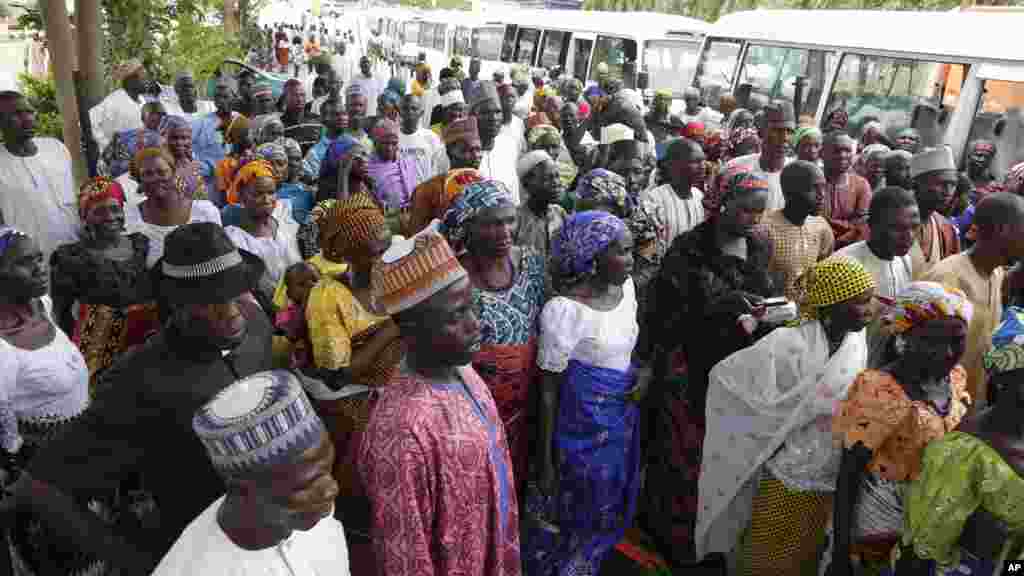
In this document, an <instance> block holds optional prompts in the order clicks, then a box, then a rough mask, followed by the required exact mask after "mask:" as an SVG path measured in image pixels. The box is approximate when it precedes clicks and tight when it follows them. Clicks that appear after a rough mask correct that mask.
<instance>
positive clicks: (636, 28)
mask: <svg viewBox="0 0 1024 576" xmlns="http://www.w3.org/2000/svg"><path fill="white" fill-rule="evenodd" d="M559 14H561V13H559ZM569 14H571V17H563V18H552V12H551V11H543V10H520V11H516V12H513V13H510V14H508V15H507V16H508V18H509V19H508V20H506V21H505V22H504V28H505V33H504V37H503V39H502V44H501V53H500V54H499V57H500V60H501V62H503V63H505V64H524V65H527V66H529V67H531V68H544V69H551V68H553V67H556V66H558V67H561V68H562V69H563V70H565V72H566V74H567V75H570V76H573V77H576V78H578V79H580V80H581V81H583V83H584V84H589V83H592V82H595V81H596V71H597V67H598V65H600V64H601V63H602V62H603V63H605V64H607V65H608V67H609V69H610V71H611V72H612V74H613V75H615V76H618V77H620V78H622V80H623V85H624V87H626V88H633V89H641V90H645V91H646V92H647V94H646V95H647V96H650V95H651V93H652V92H653V91H654V90H655V89H667V90H670V91H671V92H672V93H673V96H674V98H676V99H681V98H682V95H683V90H684V89H685V88H686V87H687V86H689V85H690V83H691V82H692V80H693V74H694V72H695V71H696V67H697V55H698V53H699V52H698V51H699V49H700V44H701V41H702V40H703V38H704V35H705V33H706V32H707V31H708V30H710V29H711V25H710V24H708V23H707V22H704V21H702V20H696V19H693V18H686V17H684V16H674V15H670V14H659V13H656V12H601V11H582V12H571V13H569ZM495 23H496V22H495Z"/></svg>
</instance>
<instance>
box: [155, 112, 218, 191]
mask: <svg viewBox="0 0 1024 576" xmlns="http://www.w3.org/2000/svg"><path fill="white" fill-rule="evenodd" d="M160 133H161V135H162V136H163V138H164V141H165V142H166V143H167V150H168V151H169V152H170V153H171V156H172V157H173V158H174V166H173V168H174V175H175V176H176V177H177V185H178V187H179V188H180V189H181V190H182V192H183V193H184V194H185V195H186V196H187V197H189V198H192V199H193V200H206V199H207V198H209V197H210V194H209V192H208V191H207V190H206V180H205V179H204V178H203V176H202V172H201V169H202V165H201V164H200V163H199V161H198V160H196V159H195V158H193V157H192V124H191V123H190V122H189V121H188V119H186V118H184V117H182V116H167V117H165V118H164V121H163V123H162V125H161V128H160Z"/></svg>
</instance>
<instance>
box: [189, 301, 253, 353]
mask: <svg viewBox="0 0 1024 576" xmlns="http://www.w3.org/2000/svg"><path fill="white" fill-rule="evenodd" d="M174 322H175V325H176V326H177V328H178V330H179V331H180V332H181V334H182V336H184V337H185V338H186V339H188V340H191V341H193V342H194V343H195V344H196V345H198V346H202V347H204V348H209V349H214V350H228V349H231V348H234V347H235V346H237V345H238V344H241V343H242V341H243V340H244V339H245V334H246V318H245V315H244V314H243V313H242V305H241V303H240V298H234V299H231V300H229V301H227V302H223V303H220V304H188V305H184V306H179V307H177V308H175V310H174Z"/></svg>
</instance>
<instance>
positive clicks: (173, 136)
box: [167, 126, 192, 158]
mask: <svg viewBox="0 0 1024 576" xmlns="http://www.w3.org/2000/svg"><path fill="white" fill-rule="evenodd" d="M167 148H168V149H169V150H170V151H171V154H173V155H174V157H175V158H190V157H191V156H192V128H190V127H188V126H186V127H184V128H175V129H174V130H171V131H170V132H169V133H168V134H167Z"/></svg>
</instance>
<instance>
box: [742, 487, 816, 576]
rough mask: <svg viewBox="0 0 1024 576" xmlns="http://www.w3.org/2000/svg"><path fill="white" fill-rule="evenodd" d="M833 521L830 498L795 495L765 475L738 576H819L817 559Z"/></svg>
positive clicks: (794, 491)
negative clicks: (775, 575)
mask: <svg viewBox="0 0 1024 576" xmlns="http://www.w3.org/2000/svg"><path fill="white" fill-rule="evenodd" d="M831 515H832V493H831V492H804V491H798V490H791V489H790V488H788V487H787V486H786V485H785V484H783V483H782V482H781V481H779V480H778V479H776V478H773V477H772V476H771V474H769V473H767V472H763V473H762V474H761V479H760V483H759V485H758V489H757V493H756V494H755V495H754V499H753V503H752V506H751V518H750V532H749V534H747V535H746V538H744V542H743V551H742V553H741V555H742V560H741V564H742V567H743V569H742V570H741V571H740V572H739V573H740V574H741V575H742V576H763V575H765V574H780V575H781V574H785V575H786V576H817V574H818V553H819V550H820V549H821V546H822V544H824V541H825V527H826V524H828V521H829V518H830V517H831Z"/></svg>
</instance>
